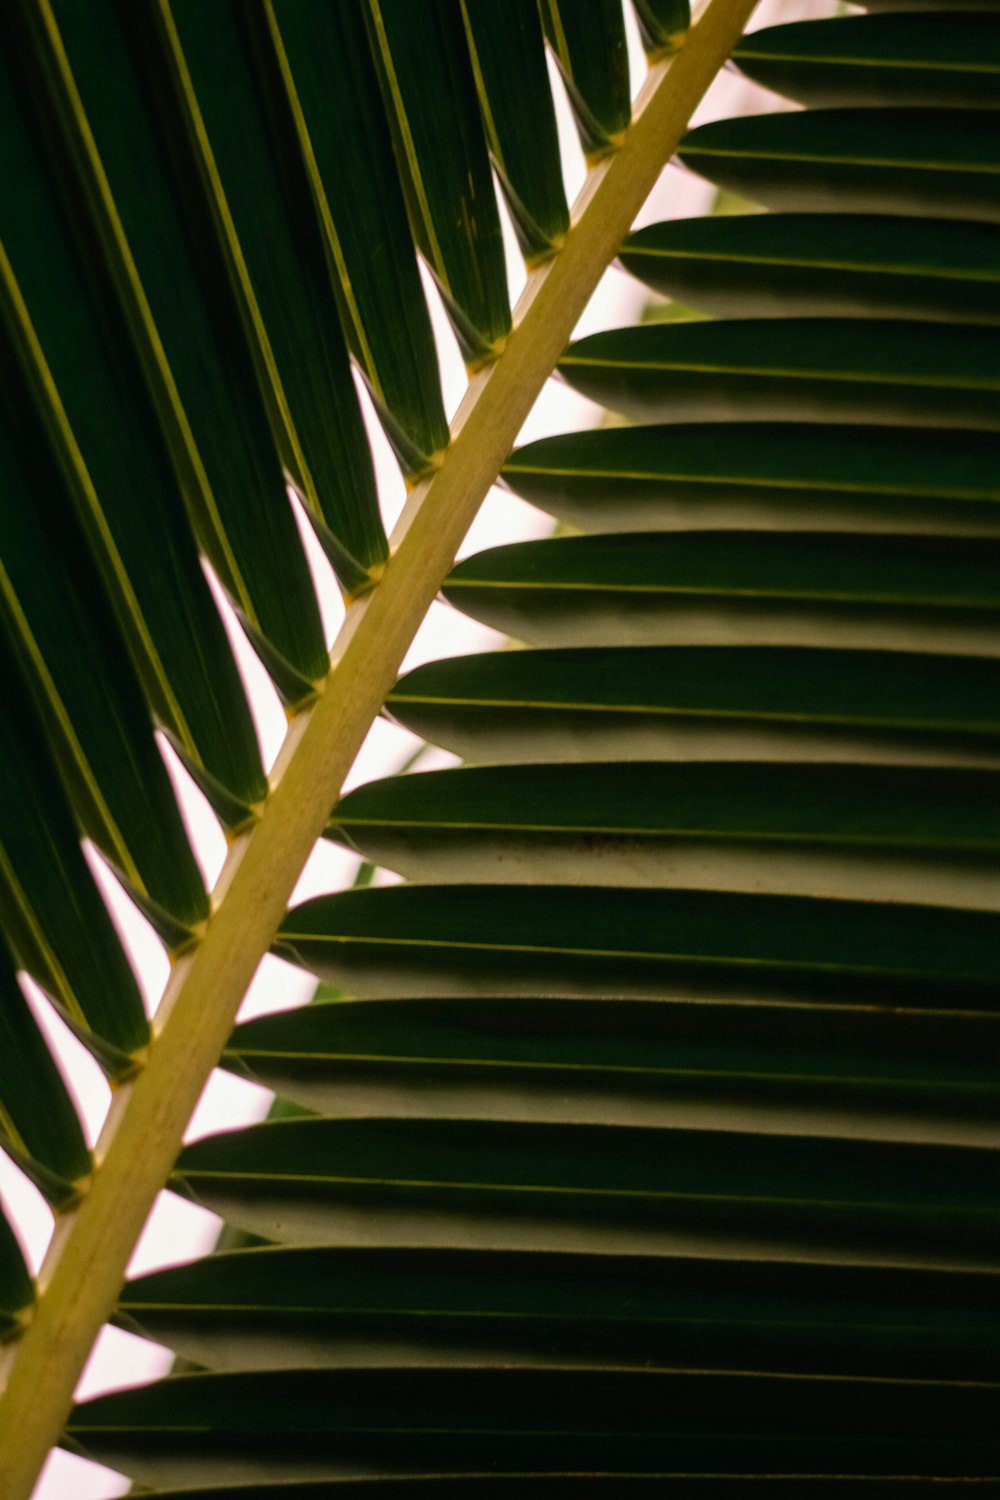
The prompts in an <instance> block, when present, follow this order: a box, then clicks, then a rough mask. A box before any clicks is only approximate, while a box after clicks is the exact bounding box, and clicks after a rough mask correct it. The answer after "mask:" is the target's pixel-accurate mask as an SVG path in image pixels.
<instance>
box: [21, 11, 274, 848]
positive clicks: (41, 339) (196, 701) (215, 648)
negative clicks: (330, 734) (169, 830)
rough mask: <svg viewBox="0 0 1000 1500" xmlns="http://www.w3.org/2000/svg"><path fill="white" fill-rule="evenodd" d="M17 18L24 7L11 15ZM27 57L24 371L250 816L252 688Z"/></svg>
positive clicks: (74, 483) (143, 663) (218, 802)
mask: <svg viewBox="0 0 1000 1500" xmlns="http://www.w3.org/2000/svg"><path fill="white" fill-rule="evenodd" d="M14 16H15V12H14V10H13V9H12V8H8V9H7V10H6V11H5V13H4V17H3V22H4V24H5V25H12V24H13V21H14ZM23 56H24V62H25V69H24V74H23V75H21V74H18V75H16V77H14V78H10V77H8V76H7V75H6V74H5V75H4V80H3V87H2V89H0V108H2V109H3V129H2V130H0V141H2V148H0V149H2V150H3V152H4V158H3V172H4V180H5V183H6V185H7V186H6V192H7V195H8V196H9V198H10V201H11V202H13V201H15V200H16V202H17V206H18V211H17V213H16V214H12V215H9V216H8V220H7V222H6V223H5V225H4V233H5V255H4V259H3V266H2V291H0V306H2V318H3V324H4V332H3V340H4V347H5V350H6V353H5V355H4V361H5V365H6V366H7V368H8V370H9V372H10V373H9V374H8V381H15V380H16V381H17V383H18V384H19V385H22V386H23V385H27V386H28V387H29V388H30V389H31V391H32V393H33V400H34V403H35V405H36V407H37V411H38V418H37V420H39V421H40V422H41V423H42V424H43V425H44V426H45V428H46V430H47V439H48V442H49V443H50V444H51V446H52V448H53V450H54V452H55V453H56V454H58V456H59V463H60V467H61V469H62V474H63V477H62V480H61V482H60V486H59V487H60V488H62V486H65V489H66V492H67V496H68V500H69V503H70V504H71V505H72V507H73V509H74V510H75V511H76V513H77V518H78V524H79V525H81V526H82V529H83V531H84V534H85V536H86V540H87V544H88V545H89V547H90V549H91V551H92V552H93V555H94V557H95V560H96V562H97V566H98V568H99V570H100V574H101V578H102V581H103V584H104V588H105V590H106V592H107V595H108V598H109V601H110V604H111V607H112V609H113V610H114V613H115V614H116V616H117V618H118V622H119V626H120V628H121V631H122V633H123V636H124V639H125V642H126V644H127V647H128V651H129V654H130V656H131V657H132V659H133V661H134V663H135V667H136V670H137V672H138V675H139V678H140V681H141V682H142V686H143V689H144V691H145V694H146V697H147V699H148V701H149V704H150V706H151V708H152V710H153V712H154V713H155V715H156V717H157V719H158V721H159V723H160V724H161V725H162V727H163V728H164V730H165V731H166V733H167V734H168V735H169V737H170V739H171V741H172V742H173V744H174V746H175V748H176V749H177V751H178V753H179V755H180V756H181V758H182V759H183V760H184V762H185V764H186V765H187V766H188V768H189V770H190V771H191V773H192V775H193V776H194V777H195V779H196V780H197V781H198V782H199V783H200V784H201V785H202V787H203V789H204V790H205V791H206V794H207V795H208V796H209V798H210V800H211V801H212V802H213V804H214V805H215V807H216V808H217V809H218V810H219V812H220V815H221V816H223V817H224V819H225V820H226V822H228V823H240V822H242V821H243V820H245V818H246V817H247V813H248V805H249V804H252V803H253V802H256V801H258V800H260V799H261V798H262V797H263V795H264V793H265V791H266V787H265V783H264V775H263V771H262V769H261V765H260V757H259V754H258V750H257V744H256V739H255V737H254V731H253V726H252V724H251V721H250V716H249V713H248V710H247V706H246V702H245V700H244V696H243V689H242V687H241V685H240V681H239V677H238V675H237V672H236V668H235V665H234V663H233V660H232V654H231V652H230V650H229V647H228V644H227V642H226V638H225V634H224V632H223V629H222V624H221V622H220V620H219V617H218V613H217V611H216V609H215V605H214V603H213V602H212V599H211V596H210V594H209V591H208V588H207V585H206V582H205V579H204V577H203V575H202V572H201V568H200V566H199V563H198V557H197V553H196V551H195V547H194V543H193V541H192V538H191V534H190V528H189V526H188V522H187V518H186V516H185V514H184V509H183V502H182V497H181V493H180V491H179V489H178V485H177V479H176V476H175V473H174V470H173V467H172V464H171V458H170V451H169V447H168V443H167V441H166V439H165V437H164V435H163V433H162V432H161V429H160V424H159V421H158V419H157V416H156V413H155V410H154V407H153V404H152V401H151V398H150V396H149V394H148V391H147V387H146V384H145V381H144V378H143V373H142V367H141V364H140V361H139V358H138V356H137V354H136V351H135V349H134V347H133V344H132V341H131V337H130V335H129V333H128V329H127V326H126V324H125V321H124V319H123V315H122V311H121V308H120V307H119V305H118V302H117V299H116V296H115V292H114V286H113V282H112V278H111V276H110V274H109V272H108V269H107V267H106V265H105V263H104V260H103V257H102V255H101V253H100V248H99V245H98V243H97V241H96V239H95V235H94V233H93V230H92V229H91V228H90V227H88V226H89V219H88V215H87V212H86V205H85V202H84V200H83V197H82V192H81V186H80V185H79V184H76V185H75V186H74V185H72V183H71V182H69V181H67V173H68V171H69V168H70V163H69V161H68V160H67V158H66V156H65V148H64V146H63V145H62V144H61V142H60V141H59V139H58V138H57V137H56V134H55V131H54V123H55V122H54V120H53V119H52V118H51V117H50V116H47V115H46V114H45V113H44V112H41V111H39V104H40V97H41V95H40V90H39V89H38V88H35V87H33V76H34V75H33V73H32V71H31V69H30V67H28V62H29V59H28V56H27V55H26V54H23ZM19 90H23V96H22V97H19V93H18V91H19ZM8 255H9V257H10V263H8V261H7V259H6V256H8ZM13 366H16V367H17V369H18V373H17V375H16V376H15V375H14V373H13ZM109 430H113V431H114V432H115V441H114V442H109V441H108V432H109ZM137 496H138V497H141V499H142V503H138V504H137V503H136V497H137ZM66 524H68V525H71V526H72V525H73V524H75V523H73V522H67V523H66Z"/></svg>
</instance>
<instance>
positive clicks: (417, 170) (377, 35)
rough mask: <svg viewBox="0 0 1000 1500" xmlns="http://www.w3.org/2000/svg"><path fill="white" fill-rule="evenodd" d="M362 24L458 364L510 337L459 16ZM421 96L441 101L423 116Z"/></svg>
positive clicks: (444, 8) (433, 8) (395, 8)
mask: <svg viewBox="0 0 1000 1500" xmlns="http://www.w3.org/2000/svg"><path fill="white" fill-rule="evenodd" d="M365 21H366V23H367V26H368V35H369V40H370V43H371V49H372V55H373V56H374V58H375V63H376V67H377V68H378V73H379V81H380V83H381V86H382V94H383V99H384V102H385V109H386V114H387V116H388V119H389V125H390V128H391V130H392V136H393V146H394V148H395V152H396V163H397V170H398V172H399V175H400V177H401V179H402V182H403V188H404V191H405V193H406V199H407V206H408V208H409V212H410V221H411V224H412V226H413V233H414V236H415V238H416V241H417V244H418V245H419V246H420V249H421V250H422V251H423V253H424V256H425V257H426V259H427V263H428V265H429V266H430V268H431V270H432V271H433V273H434V277H435V279H436V281H437V283H438V286H439V287H440V289H441V294H442V296H443V298H444V302H445V306H446V308H447V310H448V314H449V317H450V318H451V321H452V324H453V325H454V329H455V334H456V336H457V338H458V342H459V346H460V348H461V350H462V354H463V356H464V358H465V360H466V363H467V364H469V365H470V366H475V365H479V364H483V363H486V362H487V361H489V360H490V359H492V358H493V357H494V355H495V354H496V353H497V352H498V350H499V348H500V347H501V345H502V343H503V340H504V339H505V337H506V335H507V333H508V332H509V330H510V309H509V307H508V304H507V271H506V266H505V263H504V254H503V241H502V238H501V233H500V219H499V215H498V213H497V205H496V197H495V195H494V191H493V179H492V177H491V175H490V166H489V158H488V156H487V149H486V138H485V135H484V132H483V125H482V120H481V118H480V113H479V103H478V100H477V98H476V84H475V79H474V77H473V72H472V64H471V62H470V59H469V53H468V47H467V45H466V40H465V32H464V29H463V26H462V16H461V11H460V10H459V8H458V6H454V5H450V4H448V3H446V0H426V3H425V4H424V5H422V6H420V7H415V6H413V5H412V4H411V3H410V0H367V4H366V7H365ZM428 95H429V96H430V97H432V98H438V99H442V100H445V99H446V100H448V101H449V105H450V108H449V109H448V110H447V111H445V110H441V111H434V110H427V109H424V108H422V107H421V105H422V101H423V100H424V99H425V98H426V97H427V96H428Z"/></svg>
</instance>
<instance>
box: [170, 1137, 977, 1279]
mask: <svg viewBox="0 0 1000 1500" xmlns="http://www.w3.org/2000/svg"><path fill="white" fill-rule="evenodd" d="M992 1155H993V1153H991V1152H989V1151H983V1150H978V1149H976V1148H971V1147H943V1146H942V1147H934V1146H928V1145H919V1146H916V1145H900V1144H898V1143H895V1142H880V1141H871V1140H843V1139H836V1138H823V1137H812V1138H811V1137H808V1136H800V1135H794V1134H787V1135H786V1134H772V1133H764V1134H757V1133H754V1132H753V1131H748V1130H742V1131H727V1130H684V1129H669V1128H668V1129H656V1128H644V1127H638V1126H623V1125H615V1126H610V1127H606V1126H603V1125H593V1124H583V1125H576V1124H553V1123H552V1122H545V1123H543V1124H536V1123H534V1122H523V1121H509V1120H504V1119H501V1120H496V1119H482V1120H475V1119H465V1120H463V1122H462V1129H461V1131H460V1132H459V1131H456V1129H455V1121H454V1120H448V1119H427V1118H419V1117H413V1118H409V1119H406V1120H402V1119H395V1118H381V1117H369V1118H365V1119H359V1120H336V1119H332V1120H318V1119H317V1120H314V1119H308V1118H303V1119H298V1120H287V1121H281V1122H278V1123H273V1124H264V1125H256V1126H251V1127H249V1128H248V1129H246V1130H244V1131H237V1132H227V1133H225V1134H223V1135H217V1136H211V1137H208V1138H207V1139H205V1140H202V1141H199V1142H198V1143H197V1144H196V1145H195V1146H190V1147H188V1148H186V1150H185V1151H184V1152H183V1154H182V1156H181V1158H180V1160H179V1163H178V1171H179V1172H180V1173H181V1174H182V1176H183V1180H184V1182H185V1183H186V1184H187V1185H188V1187H189V1188H190V1190H191V1191H192V1192H193V1193H194V1194H195V1195H196V1196H197V1198H198V1199H199V1200H200V1201H202V1202H205V1203H207V1204H208V1205H209V1206H213V1207H215V1208H216V1209H217V1210H221V1211H223V1212H225V1213H227V1214H228V1215H229V1216H230V1217H231V1219H232V1220H233V1222H236V1223H239V1224H242V1225H243V1226H244V1227H249V1228H251V1229H253V1230H254V1231H255V1232H261V1231H263V1232H265V1233H270V1234H271V1235H272V1237H274V1238H276V1239H280V1240H283V1241H284V1240H293V1241H297V1242H298V1243H300V1244H302V1243H318V1244H329V1243H330V1242H331V1238H332V1239H333V1242H334V1243H338V1242H339V1243H345V1242H346V1243H348V1244H350V1243H352V1242H353V1243H357V1239H356V1235H355V1234H352V1233H351V1229H350V1215H351V1210H352V1209H353V1211H354V1213H355V1214H356V1213H357V1212H358V1210H360V1209H363V1208H365V1207H367V1208H368V1210H369V1212H370V1213H371V1215H372V1221H373V1227H374V1225H375V1224H378V1225H379V1230H380V1236H379V1237H380V1238H381V1239H382V1240H383V1243H387V1244H407V1243H413V1240H412V1239H409V1240H408V1239H407V1238H406V1237H405V1227H404V1225H403V1224H402V1223H401V1222H400V1220H399V1215H400V1213H401V1211H403V1212H405V1211H406V1209H407V1207H409V1209H410V1212H411V1213H412V1214H413V1215H414V1219H415V1220H416V1222H417V1223H419V1222H420V1220H424V1222H425V1225H426V1228H425V1229H424V1236H427V1238H430V1236H428V1235H427V1230H428V1229H430V1230H431V1234H432V1235H433V1239H430V1242H431V1243H434V1242H435V1241H436V1242H437V1243H439V1244H440V1243H442V1242H443V1243H444V1244H445V1245H449V1246H450V1245H454V1246H455V1248H463V1247H466V1246H468V1247H470V1248H471V1247H480V1246H483V1245H484V1244H488V1243H489V1240H488V1239H487V1238H486V1237H485V1236H486V1234H487V1233H488V1232H489V1229H490V1228H492V1230H493V1232H494V1233H495V1234H496V1232H497V1231H496V1226H497V1221H498V1219H499V1217H500V1216H501V1215H503V1214H509V1215H510V1216H511V1223H510V1226H509V1229H508V1231H507V1233H506V1234H502V1233H501V1234H499V1235H498V1236H497V1239H498V1241H499V1243H498V1248H501V1247H502V1248H507V1247H508V1246H509V1248H511V1249H532V1250H545V1249H555V1248H560V1249H561V1248H579V1249H585V1248H586V1249H594V1248H599V1249H601V1250H602V1251H605V1252H606V1251H607V1250H610V1249H615V1248H619V1249H620V1250H622V1251H624V1252H625V1253H628V1252H634V1251H636V1250H642V1249H647V1250H649V1251H652V1252H653V1253H660V1254H663V1253H664V1252H665V1251H666V1252H669V1251H670V1250H675V1251H676V1250H677V1249H679V1248H681V1246H682V1245H683V1244H684V1240H685V1238H686V1239H687V1243H688V1245H690V1244H691V1243H692V1241H695V1242H697V1241H700V1242H701V1248H702V1250H703V1252H704V1251H707V1250H709V1249H710V1248H712V1249H714V1250H715V1251H716V1253H717V1254H720V1253H721V1254H725V1253H726V1252H727V1251H728V1252H729V1253H730V1254H731V1253H732V1251H733V1250H734V1249H735V1248H736V1244H738V1243H740V1241H742V1247H743V1249H744V1251H745V1250H746V1249H747V1248H748V1245H747V1241H748V1239H749V1238H750V1237H751V1235H753V1234H756V1235H757V1236H759V1244H760V1245H761V1249H762V1250H763V1248H764V1247H765V1246H766V1247H767V1251H768V1252H769V1254H770V1255H773V1254H774V1250H775V1247H776V1245H777V1244H779V1243H781V1242H782V1241H784V1243H785V1245H786V1246H787V1245H790V1244H794V1243H796V1242H797V1243H798V1245H799V1246H801V1254H802V1258H803V1259H809V1260H815V1259H818V1258H827V1257H828V1258H829V1259H830V1260H832V1261H835V1262H839V1263H840V1264H850V1263H852V1262H853V1263H856V1262H857V1261H859V1260H860V1261H862V1262H863V1261H864V1260H865V1259H867V1258H869V1257H871V1258H874V1259H875V1260H876V1261H881V1262H882V1263H883V1264H884V1263H893V1262H895V1263H897V1264H898V1263H900V1261H901V1260H903V1261H904V1263H905V1258H906V1249H905V1248H904V1247H905V1246H906V1243H907V1239H906V1236H907V1234H909V1235H910V1236H911V1237H912V1249H911V1255H912V1260H911V1262H910V1263H911V1264H920V1265H924V1266H926V1267H927V1268H928V1269H930V1268H933V1267H937V1268H939V1269H944V1268H946V1267H949V1266H950V1267H952V1268H954V1269H958V1268H960V1267H961V1268H963V1269H968V1270H973V1269H978V1270H989V1269H990V1263H989V1259H988V1257H989V1254H990V1247H991V1246H992V1245H995V1242H996V1239H997V1233H998V1224H997V1213H996V1205H995V1200H994V1198H993V1197H992V1195H991V1191H990V1183H991V1176H992V1170H991V1161H992ZM819 1183H822V1187H819ZM324 1209H325V1212H326V1215H327V1218H326V1222H325V1224H324V1221H323V1217H321V1213H322V1211H323V1210H324ZM921 1211H923V1214H924V1215H926V1218H923V1221H922V1222H921ZM741 1213H742V1215H744V1222H743V1226H742V1230H741V1229H740V1228H739V1227H737V1226H738V1225H739V1220H740V1215H741ZM935 1215H937V1216H940V1217H939V1218H938V1219H937V1221H936V1222H934V1216H935ZM949 1218H950V1222H949ZM394 1220H395V1224H394V1222H393V1221H394ZM338 1221H339V1222H338ZM435 1221H436V1223H435ZM432 1225H433V1228H432V1227H431V1226H432ZM959 1226H961V1228H960V1227H959ZM962 1230H964V1237H963V1234H962ZM410 1234H411V1235H414V1234H419V1230H414V1229H411V1231H410ZM424 1236H421V1238H423V1237H424ZM824 1251H825V1256H824Z"/></svg>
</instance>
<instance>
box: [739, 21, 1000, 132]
mask: <svg viewBox="0 0 1000 1500" xmlns="http://www.w3.org/2000/svg"><path fill="white" fill-rule="evenodd" d="M964 8H965V7H964V6H960V7H955V10H956V11H957V14H949V16H948V18H947V22H946V23H945V24H942V21H941V19H940V18H939V17H938V18H934V17H930V16H928V17H924V16H913V15H909V14H906V13H904V14H902V15H888V16H880V17H878V18H877V19H872V18H871V17H865V16H841V17H838V18H837V19H834V20H829V21H821V22H819V23H817V22H815V21H805V22H802V21H795V22H792V23H791V24H789V25H784V26H770V27H767V28H766V29H764V30H761V31H755V32H751V33H750V35H749V36H747V37H745V38H744V39H743V41H742V42H741V43H740V45H739V46H738V47H737V48H736V50H735V52H734V53H733V58H734V61H735V62H736V63H737V64H738V66H739V67H740V68H741V69H742V70H743V72H744V73H746V74H747V76H748V77H750V78H752V79H753V80H754V81H755V82H756V83H761V84H763V85H764V87H765V88H769V89H773V90H774V91H775V93H778V94H785V95H787V96H788V97H789V98H790V99H795V100H797V101H798V102H799V103H801V104H806V105H809V106H810V107H812V106H820V107H822V106H827V105H857V104H862V105H893V106H899V105H914V106H924V105H934V106H940V105H951V106H953V107H954V108H957V109H968V108H970V107H972V106H979V107H981V108H983V109H996V108H997V106H998V105H1000V33H998V31H997V27H996V24H995V22H993V21H991V20H990V19H989V18H988V17H987V16H982V15H974V14H973V15H963V14H962V11H963V10H964Z"/></svg>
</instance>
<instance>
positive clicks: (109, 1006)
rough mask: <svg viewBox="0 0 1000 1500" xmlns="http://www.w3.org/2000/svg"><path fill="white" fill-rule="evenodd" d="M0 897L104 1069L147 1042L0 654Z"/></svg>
mask: <svg viewBox="0 0 1000 1500" xmlns="http://www.w3.org/2000/svg"><path fill="white" fill-rule="evenodd" d="M0 663H2V670H0V687H2V690H3V695H4V703H5V704H6V706H7V708H6V712H5V713H4V715H3V716H2V717H0V766H2V774H0V902H2V909H3V924H4V931H5V933H6V936H7V939H8V941H9V942H10V945H11V948H12V950H13V953H14V957H15V959H16V960H17V963H18V964H19V966H20V967H23V968H24V969H26V970H27V972H28V973H29V974H31V976H32V977H33V978H34V979H35V980H37V982H38V983H39V984H40V985H41V986H42V988H43V989H44V990H46V991H47V992H48V993H49V995H50V996H51V997H52V999H53V1000H54V1001H55V1003H56V1004H57V1005H58V1007H59V1009H60V1012H61V1013H62V1015H63V1018H64V1019H65V1020H66V1021H67V1023H68V1024H69V1025H70V1026H71V1027H72V1028H73V1029H74V1031H76V1032H77V1034H78V1035H79V1036H80V1038H81V1040H82V1041H83V1042H84V1043H85V1045H86V1046H88V1047H90V1049H91V1051H93V1052H94V1054H95V1055H96V1056H97V1057H98V1059H99V1060H100V1061H101V1063H102V1064H103V1066H104V1067H105V1068H106V1069H107V1070H108V1071H109V1072H111V1073H112V1074H114V1073H121V1072H127V1071H128V1069H129V1066H130V1065H129V1057H130V1056H131V1055H132V1054H134V1053H135V1052H136V1051H138V1049H139V1048H141V1047H143V1046H144V1045H145V1044H146V1042H147V1041H148V1037H149V1027H148V1024H147V1021H146V1016H145V1013H144V1011H143V1006H142V999H141V997H140V994H139V990H138V987H137V986H136V982H135V979H134V977H133V975H132V971H131V969H130V968H129V966H128V963H127V961H126V959H125V955H124V953H123V952H122V949H121V945H120V943H119V940H118V937H117V934H116V933H115V929H114V927H113V926H112V924H111V920H110V918H109V917H108V914H107V911H106V910H105V907H104V903H103V901H102V900H101V897H100V896H99V894H98V892H97V888H96V886H95V885H94V882H93V880H92V879H91V876H90V872H89V871H88V869H87V866H86V864H85V862H84V858H83V853H82V851H81V849H80V845H79V842H78V833H77V830H76V828H75V826H74V824H73V819H72V815H71V812H70V808H69V805H68V803H67V800H66V797H65V795H64V793H63V789H62V786H61V784H60V781H59V777H58V775H57V773H56V769H55V766H54V764H53V761H52V758H51V756H50V754H49V751H48V748H47V746H46V744H45V741H44V739H43V737H42V731H41V726H40V725H39V724H38V723H37V721H36V719H35V710H34V708H33V706H32V703H31V701H30V699H29V698H28V696H27V694H26V692H25V689H24V686H23V682H22V681H21V680H20V678H19V677H18V676H17V675H15V674H16V668H15V667H14V665H13V663H12V662H11V660H10V654H9V652H4V653H3V654H2V655H0Z"/></svg>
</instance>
